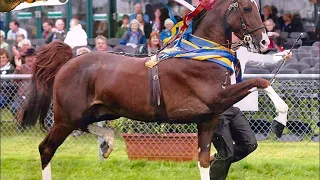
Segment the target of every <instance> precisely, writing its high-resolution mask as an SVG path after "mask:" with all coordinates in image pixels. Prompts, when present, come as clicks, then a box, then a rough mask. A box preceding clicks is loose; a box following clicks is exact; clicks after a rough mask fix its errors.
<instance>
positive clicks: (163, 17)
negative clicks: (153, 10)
mask: <svg viewBox="0 0 320 180" xmlns="http://www.w3.org/2000/svg"><path fill="white" fill-rule="evenodd" d="M168 18H170V16H169V11H168V9H167V8H162V9H161V16H160V22H161V31H162V30H164V29H166V27H165V26H164V22H165V21H166V19H168ZM161 31H160V32H161Z"/></svg>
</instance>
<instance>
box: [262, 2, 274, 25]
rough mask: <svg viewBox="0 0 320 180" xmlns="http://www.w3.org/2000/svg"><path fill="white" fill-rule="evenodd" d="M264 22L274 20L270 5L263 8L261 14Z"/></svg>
mask: <svg viewBox="0 0 320 180" xmlns="http://www.w3.org/2000/svg"><path fill="white" fill-rule="evenodd" d="M261 19H262V22H264V21H266V20H268V19H272V8H271V6H269V5H266V6H263V8H262V14H261Z"/></svg>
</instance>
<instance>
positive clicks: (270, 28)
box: [263, 19, 280, 52]
mask: <svg viewBox="0 0 320 180" xmlns="http://www.w3.org/2000/svg"><path fill="white" fill-rule="evenodd" d="M263 24H264V25H265V27H266V29H267V34H268V36H269V40H270V44H269V47H268V48H269V50H270V51H275V52H278V46H277V43H276V42H278V38H279V37H280V34H279V31H278V30H276V29H275V26H276V24H275V23H274V22H273V20H272V19H268V20H266V21H265V22H264V23H263Z"/></svg>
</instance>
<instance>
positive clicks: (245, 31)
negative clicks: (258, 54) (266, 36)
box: [220, 0, 265, 47]
mask: <svg viewBox="0 0 320 180" xmlns="http://www.w3.org/2000/svg"><path fill="white" fill-rule="evenodd" d="M222 1H223V0H221V1H220V2H222ZM233 10H235V11H236V12H237V13H238V15H239V17H240V23H241V29H242V32H243V36H244V38H243V43H245V44H246V45H247V46H255V47H256V46H257V45H256V44H255V43H254V41H253V39H252V37H251V34H253V33H254V32H256V31H258V30H260V29H265V26H259V27H256V28H254V29H252V30H250V31H249V30H248V28H247V24H246V22H245V20H244V18H243V16H242V14H241V13H240V7H239V3H238V0H232V4H231V5H230V6H229V7H228V12H227V13H226V15H225V20H224V24H225V29H228V22H227V19H228V17H229V15H230V14H231V12H232V11H233ZM227 34H229V36H230V38H228V39H231V32H229V33H227ZM230 45H232V43H230Z"/></svg>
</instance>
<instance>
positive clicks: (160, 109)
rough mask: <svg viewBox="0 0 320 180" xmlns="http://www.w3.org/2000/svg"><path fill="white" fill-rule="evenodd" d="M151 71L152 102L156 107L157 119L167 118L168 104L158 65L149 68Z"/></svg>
mask: <svg viewBox="0 0 320 180" xmlns="http://www.w3.org/2000/svg"><path fill="white" fill-rule="evenodd" d="M149 72H150V75H151V77H150V95H151V97H150V101H151V102H150V104H151V105H152V106H153V107H154V108H155V119H156V120H163V119H167V118H168V115H167V112H166V106H165V103H164V100H163V96H162V93H161V87H160V80H159V73H158V66H154V67H153V68H150V69H149Z"/></svg>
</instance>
